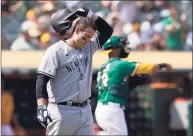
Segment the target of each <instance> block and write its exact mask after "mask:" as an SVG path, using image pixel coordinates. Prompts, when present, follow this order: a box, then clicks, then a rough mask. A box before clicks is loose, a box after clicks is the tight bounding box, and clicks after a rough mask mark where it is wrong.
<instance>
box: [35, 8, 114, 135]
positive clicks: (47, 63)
mask: <svg viewBox="0 0 193 136" xmlns="http://www.w3.org/2000/svg"><path fill="white" fill-rule="evenodd" d="M75 14H76V15H77V16H78V18H76V19H75V20H73V22H72V21H70V20H68V19H67V20H66V17H65V15H64V12H63V11H58V12H56V13H55V14H54V15H53V17H52V19H53V20H54V21H52V26H53V28H54V30H55V31H56V32H57V33H58V34H59V35H66V34H67V31H69V32H72V33H70V35H69V36H68V35H67V37H69V38H66V37H65V38H66V40H60V41H58V42H57V43H55V44H54V45H52V46H50V47H49V48H48V49H47V50H46V51H45V54H44V56H43V58H42V61H41V64H40V66H39V69H38V72H37V73H38V74H37V81H36V97H37V104H38V107H37V118H38V120H39V122H40V123H41V124H42V125H43V126H44V127H46V135H94V129H93V118H92V112H91V106H90V104H89V99H88V98H89V97H90V96H91V81H92V57H93V53H94V52H95V51H96V50H98V49H100V48H101V47H102V45H103V44H104V43H105V42H106V41H107V40H108V39H109V38H110V36H111V35H112V32H113V29H112V28H111V27H110V26H109V24H108V23H107V22H106V21H105V20H104V19H102V18H101V17H99V16H97V15H96V14H94V13H93V12H92V11H91V10H89V9H87V8H80V9H77V11H76V13H75ZM62 17H63V18H62ZM74 21H76V22H75V23H74ZM66 22H68V23H66ZM71 27H72V28H71Z"/></svg>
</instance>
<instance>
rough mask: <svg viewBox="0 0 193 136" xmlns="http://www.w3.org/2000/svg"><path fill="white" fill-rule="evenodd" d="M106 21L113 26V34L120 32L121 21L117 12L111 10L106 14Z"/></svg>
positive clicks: (116, 34)
mask: <svg viewBox="0 0 193 136" xmlns="http://www.w3.org/2000/svg"><path fill="white" fill-rule="evenodd" d="M106 20H107V22H108V23H109V24H110V25H111V27H112V28H113V35H115V36H119V35H120V34H121V27H122V26H121V22H120V18H119V15H118V12H116V11H113V12H112V13H110V14H109V15H108V16H107V19H106Z"/></svg>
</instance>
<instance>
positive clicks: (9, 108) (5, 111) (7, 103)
mask: <svg viewBox="0 0 193 136" xmlns="http://www.w3.org/2000/svg"><path fill="white" fill-rule="evenodd" d="M1 79H2V82H1V83H2V85H1V115H2V116H1V117H2V118H1V119H2V120H1V125H2V126H1V131H2V132H1V134H2V135H10V136H17V135H23V136H26V135H27V132H26V130H25V129H23V128H22V126H21V125H20V124H19V122H18V121H17V119H16V117H15V115H14V98H13V95H12V94H11V93H10V92H9V91H7V90H5V88H4V77H3V75H1Z"/></svg>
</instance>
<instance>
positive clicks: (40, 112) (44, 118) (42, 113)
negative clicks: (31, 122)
mask: <svg viewBox="0 0 193 136" xmlns="http://www.w3.org/2000/svg"><path fill="white" fill-rule="evenodd" d="M37 118H38V121H39V122H40V124H41V125H42V126H44V127H47V125H48V123H49V122H52V119H51V118H50V117H49V116H48V110H47V108H46V105H41V106H38V108H37Z"/></svg>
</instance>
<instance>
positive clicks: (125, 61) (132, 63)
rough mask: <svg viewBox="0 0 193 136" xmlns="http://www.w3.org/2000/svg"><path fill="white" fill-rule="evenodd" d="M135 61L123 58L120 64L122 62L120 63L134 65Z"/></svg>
mask: <svg viewBox="0 0 193 136" xmlns="http://www.w3.org/2000/svg"><path fill="white" fill-rule="evenodd" d="M137 63H138V62H134V61H128V60H124V59H121V60H120V64H122V65H136V64H137Z"/></svg>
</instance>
